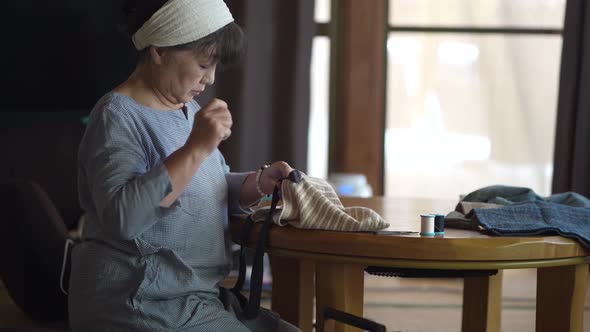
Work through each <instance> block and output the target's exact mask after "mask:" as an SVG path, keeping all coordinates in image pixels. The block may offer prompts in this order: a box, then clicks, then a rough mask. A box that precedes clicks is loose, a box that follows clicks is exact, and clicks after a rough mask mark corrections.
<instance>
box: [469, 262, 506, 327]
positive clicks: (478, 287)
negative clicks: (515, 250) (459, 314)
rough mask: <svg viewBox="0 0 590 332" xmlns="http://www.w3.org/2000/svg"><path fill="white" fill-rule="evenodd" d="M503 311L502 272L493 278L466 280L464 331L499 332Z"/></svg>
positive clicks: (471, 278) (499, 271) (470, 278)
mask: <svg viewBox="0 0 590 332" xmlns="http://www.w3.org/2000/svg"><path fill="white" fill-rule="evenodd" d="M501 311H502V270H498V273H497V274H496V275H493V276H486V277H467V278H465V281H464V282H463V320H462V325H461V330H462V331H464V332H470V331H485V332H499V331H500V328H501Z"/></svg>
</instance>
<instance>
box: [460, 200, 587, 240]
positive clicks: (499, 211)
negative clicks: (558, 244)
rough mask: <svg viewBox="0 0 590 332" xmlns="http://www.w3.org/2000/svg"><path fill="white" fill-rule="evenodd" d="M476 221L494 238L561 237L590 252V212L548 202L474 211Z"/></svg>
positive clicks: (472, 215) (472, 216) (583, 208)
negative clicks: (555, 235)
mask: <svg viewBox="0 0 590 332" xmlns="http://www.w3.org/2000/svg"><path fill="white" fill-rule="evenodd" d="M466 217H467V218H474V220H475V221H477V222H478V223H479V224H480V225H481V226H482V227H483V228H485V229H486V230H487V231H489V232H491V233H492V234H496V235H502V236H511V235H512V236H524V235H545V234H559V235H561V236H564V237H568V238H574V239H577V240H579V242H580V243H581V244H582V245H583V246H584V247H586V248H589V249H590V208H588V207H572V206H567V205H563V204H557V203H553V202H546V201H533V202H526V203H521V204H514V205H507V206H504V207H501V208H495V209H474V210H473V211H472V212H471V213H469V214H468V215H466Z"/></svg>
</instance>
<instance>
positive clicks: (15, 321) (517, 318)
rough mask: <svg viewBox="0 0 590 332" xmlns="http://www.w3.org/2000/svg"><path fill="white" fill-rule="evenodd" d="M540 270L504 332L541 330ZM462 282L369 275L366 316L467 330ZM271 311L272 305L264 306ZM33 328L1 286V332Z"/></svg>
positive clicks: (418, 329)
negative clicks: (537, 318)
mask: <svg viewBox="0 0 590 332" xmlns="http://www.w3.org/2000/svg"><path fill="white" fill-rule="evenodd" d="M535 287H536V277H535V271H534V270H506V271H505V272H504V292H503V309H502V331H503V332H528V331H531V332H532V331H534V330H535ZM462 289H463V281H462V280H461V279H407V278H384V277H375V276H370V275H367V276H366V278H365V316H366V317H368V318H371V319H374V320H376V321H378V322H380V323H382V324H385V325H386V326H387V330H388V331H405V332H426V331H438V332H446V331H449V332H451V331H452V332H454V331H460V328H461V306H462V304H461V302H462ZM264 305H265V306H268V305H269V302H268V300H267V301H265V303H264ZM586 306H587V307H586V314H585V321H584V331H588V332H590V294H589V293H588V292H587V293H586ZM21 326H33V323H32V322H30V321H28V320H27V319H26V317H25V316H24V315H23V314H22V313H21V312H20V311H19V310H18V309H17V308H16V307H15V306H14V304H13V303H12V301H10V298H8V297H7V295H6V292H5V290H4V289H3V288H2V287H1V286H0V328H1V327H21Z"/></svg>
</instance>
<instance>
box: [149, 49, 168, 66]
mask: <svg viewBox="0 0 590 332" xmlns="http://www.w3.org/2000/svg"><path fill="white" fill-rule="evenodd" d="M165 52H166V50H165V48H164V47H157V46H150V57H151V58H152V61H153V63H154V64H156V65H161V64H163V63H164V53H165Z"/></svg>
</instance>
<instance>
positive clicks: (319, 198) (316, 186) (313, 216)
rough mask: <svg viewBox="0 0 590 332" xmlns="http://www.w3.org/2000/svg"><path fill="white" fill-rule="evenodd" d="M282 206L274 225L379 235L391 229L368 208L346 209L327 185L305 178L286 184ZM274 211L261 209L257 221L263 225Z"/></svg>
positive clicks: (282, 190) (255, 213) (278, 210)
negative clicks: (384, 230)
mask: <svg viewBox="0 0 590 332" xmlns="http://www.w3.org/2000/svg"><path fill="white" fill-rule="evenodd" d="M281 194H282V195H281V198H282V206H281V207H279V208H277V210H276V212H275V214H274V215H273V221H274V223H275V224H277V225H279V226H285V225H287V224H290V225H291V226H294V227H297V228H305V229H323V230H332V231H348V232H354V231H376V230H379V229H383V228H386V227H389V224H388V223H386V222H385V221H384V220H383V218H381V216H380V215H379V214H378V213H377V212H375V211H373V210H371V209H369V208H366V207H360V206H353V207H344V206H343V205H342V203H341V202H340V199H338V195H337V194H336V192H335V191H334V189H333V188H332V186H330V185H329V184H328V183H327V182H326V181H324V180H322V179H318V178H313V177H309V176H307V175H302V178H301V181H299V182H298V183H294V182H291V181H283V184H282V187H281ZM269 209H270V207H268V206H264V207H260V208H258V209H257V210H256V211H255V212H254V213H253V215H252V218H253V219H254V221H263V220H265V219H266V216H267V215H268V210H269Z"/></svg>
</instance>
